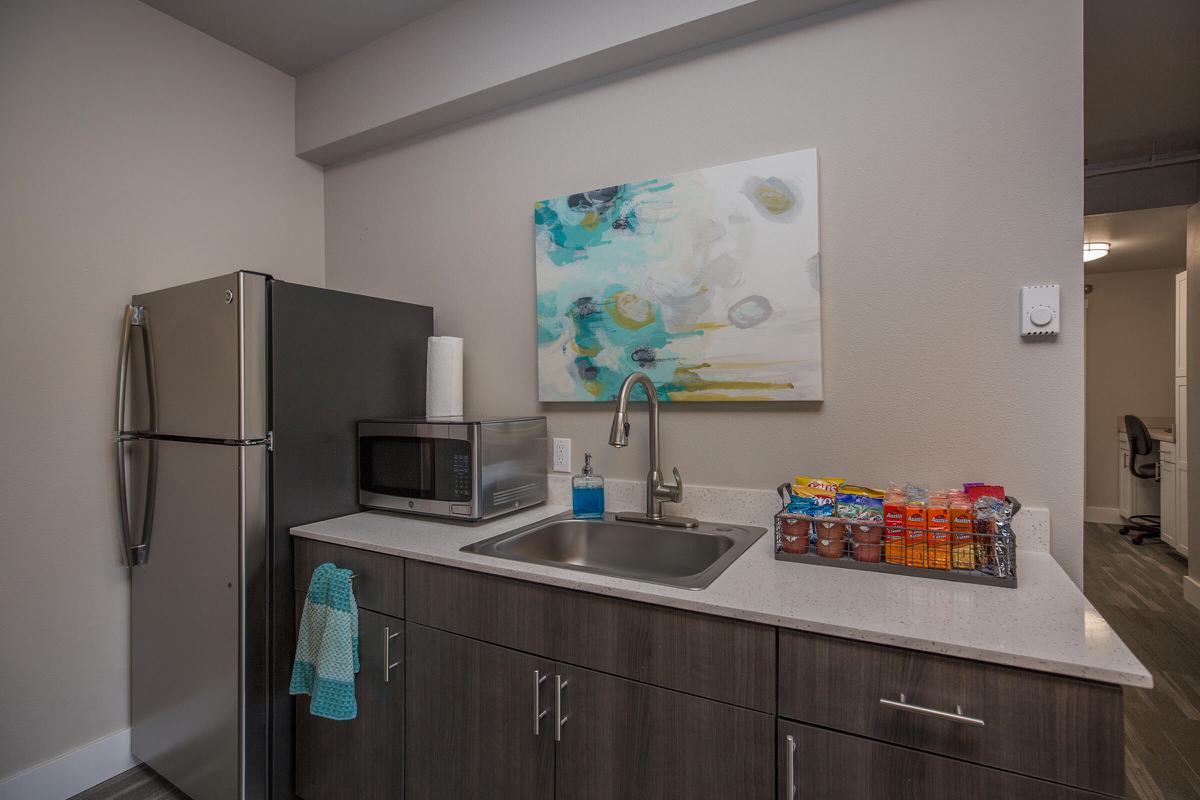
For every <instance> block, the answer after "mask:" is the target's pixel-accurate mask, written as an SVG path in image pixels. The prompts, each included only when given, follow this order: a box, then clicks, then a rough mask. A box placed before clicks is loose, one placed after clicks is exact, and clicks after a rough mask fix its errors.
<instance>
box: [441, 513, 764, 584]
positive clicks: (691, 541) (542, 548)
mask: <svg viewBox="0 0 1200 800" xmlns="http://www.w3.org/2000/svg"><path fill="white" fill-rule="evenodd" d="M765 532H766V529H765V528H752V527H748V526H744V525H726V524H723V523H718V522H701V523H700V524H699V525H698V526H697V527H695V528H672V527H667V526H665V525H652V524H649V523H643V522H621V521H618V520H617V519H615V518H614V517H613V516H612V515H610V514H606V515H605V516H604V518H603V519H575V518H574V517H572V516H571V515H570V514H569V513H567V514H560V515H558V516H555V517H550V518H549V519H544V520H540V521H538V522H535V523H533V524H532V525H526V526H525V527H523V528H518V529H517V530H515V531H509V532H508V533H502V534H500V535H499V536H493V537H492V538H490V539H484V540H483V541H481V542H475V543H474V544H469V545H467V546H466V547H464V548H462V551H463V552H464V553H477V554H479V555H486V556H494V557H496V558H507V559H511V560H513V561H524V562H526V563H528V564H542V565H545V566H550V567H563V568H565V569H576V570H580V571H583V572H594V573H598V574H600V575H612V576H614V577H617V578H631V579H633V580H638V581H646V582H648V583H660V584H664V585H666V586H676V587H679V588H682V589H703V588H704V587H706V586H708V585H709V584H710V583H712V582H713V581H714V580H716V578H717V576H718V575H720V574H721V573H722V572H724V571H725V569H726V568H727V567H728V566H729V565H730V564H732V563H733V562H734V560H736V559H737V557H738V556H740V555H741V554H742V553H744V552H746V548H748V547H749V546H750V545H752V544H754V542H755V540H757V539H758V537H760V536H762V535H763V533H765Z"/></svg>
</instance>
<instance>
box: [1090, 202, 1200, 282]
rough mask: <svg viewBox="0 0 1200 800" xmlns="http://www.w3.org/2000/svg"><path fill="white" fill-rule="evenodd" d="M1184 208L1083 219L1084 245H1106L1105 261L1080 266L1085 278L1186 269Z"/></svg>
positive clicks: (1102, 259)
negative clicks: (1135, 271)
mask: <svg viewBox="0 0 1200 800" xmlns="http://www.w3.org/2000/svg"><path fill="white" fill-rule="evenodd" d="M1187 210H1188V207H1187V206H1167V207H1166V208H1147V209H1142V210H1138V211H1121V212H1119V213H1116V214H1093V215H1092V216H1090V217H1084V218H1083V240H1084V241H1085V242H1108V243H1110V244H1111V245H1112V249H1111V250H1110V251H1109V253H1108V255H1107V256H1105V257H1104V258H1098V259H1096V260H1095V261H1088V262H1086V263H1084V265H1083V272H1084V274H1085V275H1091V274H1095V273H1097V272H1123V271H1125V270H1142V269H1175V270H1181V269H1183V268H1184V267H1185V266H1186V250H1187Z"/></svg>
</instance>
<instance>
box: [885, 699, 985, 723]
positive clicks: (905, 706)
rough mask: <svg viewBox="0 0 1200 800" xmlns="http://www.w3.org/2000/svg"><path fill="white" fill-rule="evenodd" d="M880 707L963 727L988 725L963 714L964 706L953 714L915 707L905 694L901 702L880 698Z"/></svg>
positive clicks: (976, 718) (957, 707) (957, 708)
mask: <svg viewBox="0 0 1200 800" xmlns="http://www.w3.org/2000/svg"><path fill="white" fill-rule="evenodd" d="M879 705H881V706H883V707H884V708H893V709H895V710H896V711H909V712H911V713H913V714H921V715H922V716H926V717H936V718H937V719H945V720H949V721H951V722H959V723H962V724H963V725H973V726H974V727H976V728H982V727H983V726H984V725H985V724H986V723H984V721H983V720H981V719H980V718H979V717H968V716H967V715H966V714H964V713H963V710H962V706H955V707H954V711H953V713H952V712H949V711H939V710H938V709H936V708H927V707H925V706H917V705H913V704H912V703H909V702H908V701H907V700H906V699H905V697H904V693H903V692H901V693H900V699H899V700H888V699H887V698H886V697H881V698H879Z"/></svg>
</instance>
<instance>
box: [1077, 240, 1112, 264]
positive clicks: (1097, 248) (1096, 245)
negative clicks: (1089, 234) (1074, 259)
mask: <svg viewBox="0 0 1200 800" xmlns="http://www.w3.org/2000/svg"><path fill="white" fill-rule="evenodd" d="M1108 247H1109V244H1108V242H1084V243H1083V260H1084V261H1085V262H1086V261H1095V260H1096V259H1097V258H1104V257H1105V256H1106V255H1108Z"/></svg>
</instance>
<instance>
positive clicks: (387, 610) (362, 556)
mask: <svg viewBox="0 0 1200 800" xmlns="http://www.w3.org/2000/svg"><path fill="white" fill-rule="evenodd" d="M295 550H296V553H295V561H294V564H295V566H294V568H293V573H294V585H295V587H296V591H298V592H307V591H308V582H309V581H310V580H311V579H312V574H313V570H315V569H316V568H317V567H318V566H320V565H321V564H324V563H325V562H326V561H329V562H332V563H333V564H335V565H336V566H337V567H339V568H341V569H348V570H350V571H351V572H352V573H354V600H355V602H357V603H358V607H359V608H368V609H370V610H371V611H378V612H379V613H380V614H388V615H390V616H393V617H401V618H402V617H404V616H405V614H404V559H402V558H396V556H390V555H388V554H386V553H375V552H372V551H370V550H358V549H356V548H353V547H342V546H341V545H336V544H329V543H328V542H318V541H315V540H312V539H300V540H298V541H297V542H296V548H295Z"/></svg>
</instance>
